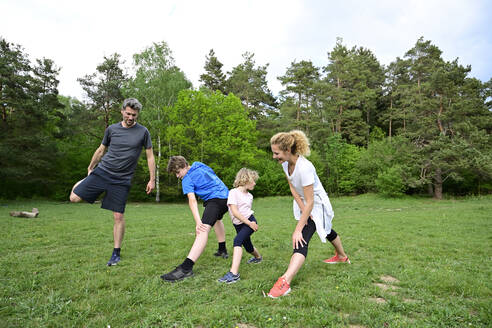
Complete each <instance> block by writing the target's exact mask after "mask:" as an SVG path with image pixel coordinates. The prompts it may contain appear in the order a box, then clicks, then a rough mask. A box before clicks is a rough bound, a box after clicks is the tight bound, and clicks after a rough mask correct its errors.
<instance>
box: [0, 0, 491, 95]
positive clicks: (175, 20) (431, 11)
mask: <svg viewBox="0 0 492 328" xmlns="http://www.w3.org/2000/svg"><path fill="white" fill-rule="evenodd" d="M0 13H1V19H0V36H1V37H3V38H4V39H6V40H7V41H9V42H13V43H16V44H20V45H21V46H22V47H23V48H24V50H25V52H26V53H28V54H29V55H30V58H31V60H34V59H35V58H41V57H46V58H50V59H53V60H54V61H55V64H56V65H57V66H58V67H60V68H61V71H60V75H59V79H60V85H59V90H60V93H61V94H63V95H67V96H73V97H77V98H79V99H83V91H82V89H81V87H80V85H79V83H78V82H77V78H79V77H83V76H84V75H86V74H91V73H93V72H95V70H96V66H97V65H98V64H100V63H101V62H102V61H103V57H104V56H109V55H111V54H113V53H115V52H117V53H119V54H120V55H122V58H123V59H124V60H125V61H126V63H125V67H129V66H130V65H131V63H132V55H133V54H135V53H139V52H141V51H142V50H143V49H145V48H146V47H149V46H151V45H152V43H153V42H161V41H166V42H167V43H168V45H169V47H170V48H171V50H172V51H173V55H174V58H175V60H176V64H177V66H178V67H179V68H180V69H181V70H182V71H183V72H184V73H185V74H186V76H187V77H188V79H189V80H190V81H191V82H192V83H193V86H194V87H195V88H197V87H198V86H199V84H200V83H199V76H200V74H202V73H203V72H204V69H203V66H204V64H205V56H206V55H207V54H208V52H209V50H210V49H212V48H213V49H214V51H215V53H216V56H217V57H218V59H219V60H220V61H221V62H222V63H223V64H224V71H225V72H227V71H230V70H231V69H232V67H234V66H236V65H238V64H240V63H241V62H242V57H241V55H242V54H243V53H244V52H246V51H249V52H252V53H254V54H255V60H256V64H257V65H265V64H267V63H269V64H270V66H269V68H268V82H269V87H270V89H271V90H272V91H273V93H274V94H277V93H278V91H280V90H281V89H282V86H281V85H280V83H279V82H278V80H277V77H278V76H281V75H283V74H284V73H285V71H286V69H287V67H289V66H290V64H291V63H292V61H294V60H297V61H299V60H311V61H313V63H314V64H315V65H316V66H318V67H321V66H325V65H326V64H327V52H329V51H331V50H332V49H333V47H334V46H335V42H336V38H337V37H341V38H342V39H343V43H344V44H345V45H346V46H347V47H353V46H362V47H365V48H368V49H370V50H371V51H372V52H373V53H374V54H375V56H376V57H377V58H378V60H379V61H380V62H381V64H384V65H387V64H389V63H390V62H391V61H393V60H395V59H396V57H398V56H399V57H403V56H404V54H405V52H406V51H408V50H409V49H410V48H412V47H413V46H414V45H415V43H416V41H417V39H418V38H419V37H420V36H423V37H424V39H425V40H431V41H432V43H433V44H435V45H436V46H438V47H439V48H440V49H441V50H442V51H443V58H444V59H445V60H453V59H455V58H459V63H460V64H462V65H471V66H472V72H471V76H473V77H477V78H479V79H481V80H482V81H487V80H489V79H490V78H492V28H491V27H490V19H491V13H492V1H491V0H466V1H465V0H406V1H399V0H396V1H395V0H380V1H377V0H360V1H355V0H344V1H329V0H312V1H310V0H305V1H301V0H278V1H277V0H242V1H234V0H181V1H174V0H167V1H166V0H160V1H157V0H156V1H147V0H136V1H135V0H134V1H127V0H119V1H113V0H97V1H96V0H85V1H70V0H0Z"/></svg>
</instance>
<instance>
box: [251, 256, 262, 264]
mask: <svg viewBox="0 0 492 328" xmlns="http://www.w3.org/2000/svg"><path fill="white" fill-rule="evenodd" d="M261 261H263V256H260V257H254V256H253V257H252V258H250V259H249V260H248V263H260V262H261Z"/></svg>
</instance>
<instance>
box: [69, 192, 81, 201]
mask: <svg viewBox="0 0 492 328" xmlns="http://www.w3.org/2000/svg"><path fill="white" fill-rule="evenodd" d="M70 201H71V202H72V203H78V202H81V201H82V198H80V197H79V196H77V195H76V194H75V193H74V192H73V191H72V192H71V193H70Z"/></svg>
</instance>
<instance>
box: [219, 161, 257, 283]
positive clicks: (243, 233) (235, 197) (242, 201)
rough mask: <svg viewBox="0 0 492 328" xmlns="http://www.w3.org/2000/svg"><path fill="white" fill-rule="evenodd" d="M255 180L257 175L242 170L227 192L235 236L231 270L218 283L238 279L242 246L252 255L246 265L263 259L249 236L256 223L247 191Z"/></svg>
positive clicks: (254, 229) (253, 184)
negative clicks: (232, 186)
mask: <svg viewBox="0 0 492 328" xmlns="http://www.w3.org/2000/svg"><path fill="white" fill-rule="evenodd" d="M256 180H258V173H257V172H256V171H253V170H250V169H247V168H242V169H240V170H239V172H238V173H237V174H236V179H235V180H234V189H232V190H230V191H229V197H228V199H227V206H229V214H230V215H231V220H232V223H233V225H234V228H235V229H236V232H237V235H236V237H235V238H234V253H233V255H232V265H231V270H230V271H229V272H227V273H226V274H225V275H224V276H223V277H222V278H220V279H219V280H218V281H219V282H223V283H227V284H230V283H234V282H237V281H238V280H239V279H240V278H239V277H240V275H239V264H241V258H242V256H243V249H242V246H244V248H245V249H246V251H247V252H248V253H251V254H252V255H253V257H252V258H250V259H249V260H248V263H260V262H261V261H262V259H263V258H262V256H261V255H260V253H258V250H257V249H256V248H255V247H254V246H253V244H252V243H251V235H252V234H253V233H254V232H255V231H257V230H258V223H257V222H256V218H255V217H254V215H253V213H254V212H253V210H252V209H251V206H252V204H253V195H251V194H250V193H249V192H248V191H249V190H253V189H254V187H255V185H256Z"/></svg>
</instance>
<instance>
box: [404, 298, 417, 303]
mask: <svg viewBox="0 0 492 328" xmlns="http://www.w3.org/2000/svg"><path fill="white" fill-rule="evenodd" d="M403 303H410V304H412V303H417V300H414V299H411V298H404V299H403Z"/></svg>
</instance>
